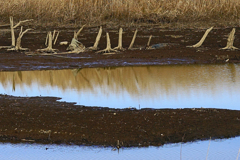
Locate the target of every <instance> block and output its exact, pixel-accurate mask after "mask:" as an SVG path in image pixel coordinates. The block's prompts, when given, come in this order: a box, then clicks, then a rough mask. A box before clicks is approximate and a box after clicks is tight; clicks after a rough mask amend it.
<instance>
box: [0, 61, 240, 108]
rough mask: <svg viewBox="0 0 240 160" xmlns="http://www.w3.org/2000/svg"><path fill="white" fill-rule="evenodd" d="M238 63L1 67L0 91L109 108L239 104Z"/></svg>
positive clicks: (197, 106)
mask: <svg viewBox="0 0 240 160" xmlns="http://www.w3.org/2000/svg"><path fill="white" fill-rule="evenodd" d="M239 82H240V65H238V64H226V65H175V66H141V67H118V68H84V69H74V70H47V71H17V72H0V93H2V94H8V95H14V96H55V97H56V96H57V97H61V98H62V101H67V102H76V103H77V104H80V105H86V106H102V107H111V108H127V107H136V108H137V109H138V108H200V107H204V108H224V109H236V110H238V109H239V105H238V103H239V99H240V83H239Z"/></svg>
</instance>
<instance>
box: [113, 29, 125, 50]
mask: <svg viewBox="0 0 240 160" xmlns="http://www.w3.org/2000/svg"><path fill="white" fill-rule="evenodd" d="M122 33H123V29H122V28H120V29H119V35H118V46H117V47H115V48H113V49H115V50H121V51H124V50H125V49H124V48H123V47H122Z"/></svg>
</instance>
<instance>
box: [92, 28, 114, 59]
mask: <svg viewBox="0 0 240 160" xmlns="http://www.w3.org/2000/svg"><path fill="white" fill-rule="evenodd" d="M106 38H107V47H106V49H104V50H101V51H98V52H96V53H110V54H115V53H116V52H118V51H117V50H115V49H112V47H111V42H110V38H109V33H108V32H106Z"/></svg>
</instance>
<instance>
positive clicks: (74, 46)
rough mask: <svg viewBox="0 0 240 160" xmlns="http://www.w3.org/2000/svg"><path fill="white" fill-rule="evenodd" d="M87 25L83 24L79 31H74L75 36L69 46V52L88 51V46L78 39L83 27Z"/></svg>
mask: <svg viewBox="0 0 240 160" xmlns="http://www.w3.org/2000/svg"><path fill="white" fill-rule="evenodd" d="M84 27H85V25H83V26H82V28H80V29H79V30H78V32H74V36H73V38H72V41H71V43H70V44H69V46H68V47H67V51H69V52H67V53H77V54H78V53H81V52H84V51H86V47H85V46H84V45H83V44H82V43H81V42H79V41H78V35H79V34H80V32H81V31H82V30H83V28H84Z"/></svg>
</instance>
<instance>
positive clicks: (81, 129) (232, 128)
mask: <svg viewBox="0 0 240 160" xmlns="http://www.w3.org/2000/svg"><path fill="white" fill-rule="evenodd" d="M58 99H59V98H54V97H31V98H22V97H13V96H7V95H0V104H1V105H0V109H1V117H0V122H1V123H0V128H1V129H0V141H2V142H12V143H18V142H28V143H56V144H62V143H65V144H77V145H102V146H113V147H114V146H117V142H118V141H119V146H125V147H129V146H149V145H151V146H161V145H163V144H166V143H174V142H189V141H195V140H203V139H209V138H210V137H212V139H214V138H228V137H235V136H239V135H240V125H239V124H240V116H239V115H240V111H236V110H225V109H204V108H200V109H194V108H193V109H136V108H126V109H110V108H102V107H85V106H79V105H74V104H73V103H65V102H58V101H57V100H58Z"/></svg>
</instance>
